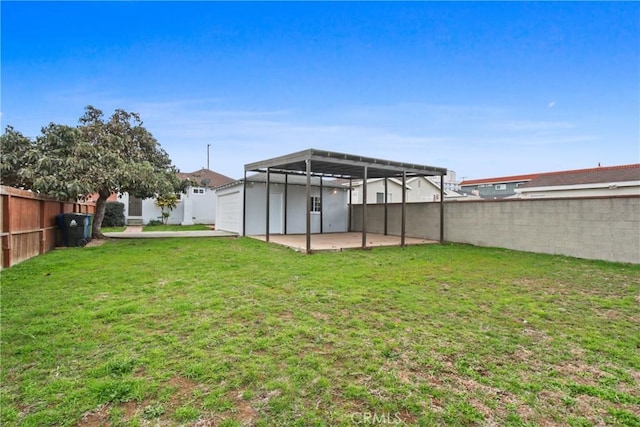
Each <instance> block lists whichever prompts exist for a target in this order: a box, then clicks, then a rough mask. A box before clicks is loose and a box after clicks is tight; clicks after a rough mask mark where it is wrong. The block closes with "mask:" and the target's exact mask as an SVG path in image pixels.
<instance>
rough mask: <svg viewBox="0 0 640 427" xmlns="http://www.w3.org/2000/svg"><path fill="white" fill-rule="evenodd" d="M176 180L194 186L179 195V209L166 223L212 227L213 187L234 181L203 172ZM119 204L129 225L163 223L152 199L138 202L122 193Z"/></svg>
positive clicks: (193, 173)
mask: <svg viewBox="0 0 640 427" xmlns="http://www.w3.org/2000/svg"><path fill="white" fill-rule="evenodd" d="M178 177H179V178H180V179H190V180H192V181H193V182H195V183H197V185H194V186H191V187H189V188H187V190H186V192H184V193H182V194H181V195H180V200H179V201H178V205H177V207H176V208H175V209H173V210H172V211H171V215H170V216H169V218H168V220H167V222H168V223H169V224H181V225H191V224H215V223H216V194H215V187H218V186H221V185H225V184H227V183H229V182H233V178H229V177H228V176H224V175H222V174H219V173H217V172H214V171H212V170H209V169H205V168H202V169H200V170H198V171H195V172H191V173H179V174H178ZM119 201H120V202H122V203H124V210H125V218H126V221H127V224H129V225H136V224H140V225H142V224H148V223H149V221H151V220H160V219H162V211H161V209H160V208H159V207H158V206H156V204H155V199H153V198H148V199H144V200H141V199H138V198H135V197H129V194H127V193H124V194H122V195H120V197H119Z"/></svg>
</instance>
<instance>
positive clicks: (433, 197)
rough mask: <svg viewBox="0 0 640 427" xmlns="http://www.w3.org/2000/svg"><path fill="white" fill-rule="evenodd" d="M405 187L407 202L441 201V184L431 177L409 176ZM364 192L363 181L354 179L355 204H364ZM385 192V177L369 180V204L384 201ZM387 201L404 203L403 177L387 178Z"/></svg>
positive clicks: (353, 196)
mask: <svg viewBox="0 0 640 427" xmlns="http://www.w3.org/2000/svg"><path fill="white" fill-rule="evenodd" d="M437 179H439V177H438V178H437ZM343 182H344V181H343ZM347 186H348V184H347ZM405 188H406V201H407V203H419V202H439V201H440V184H439V183H436V182H434V181H433V179H432V178H430V177H424V176H416V177H411V178H408V179H407V181H406V186H405ZM362 193H363V191H362V181H354V182H353V195H352V202H353V204H354V205H356V204H362ZM447 193H448V191H446V190H445V197H446V196H447ZM384 194H385V191H384V179H383V178H376V179H369V180H367V204H372V203H384ZM387 203H402V180H401V179H397V178H389V179H388V180H387Z"/></svg>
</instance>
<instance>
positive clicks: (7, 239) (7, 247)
mask: <svg viewBox="0 0 640 427" xmlns="http://www.w3.org/2000/svg"><path fill="white" fill-rule="evenodd" d="M3 197H4V203H3V204H2V231H3V235H2V267H3V268H9V267H11V250H12V248H11V240H12V238H11V194H7V195H4V196H3Z"/></svg>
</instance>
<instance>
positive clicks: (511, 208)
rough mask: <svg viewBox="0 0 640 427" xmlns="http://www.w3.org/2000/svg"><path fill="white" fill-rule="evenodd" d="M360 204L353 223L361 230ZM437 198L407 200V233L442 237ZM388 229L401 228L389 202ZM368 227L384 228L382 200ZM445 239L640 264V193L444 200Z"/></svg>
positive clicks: (372, 229)
mask: <svg viewBox="0 0 640 427" xmlns="http://www.w3.org/2000/svg"><path fill="white" fill-rule="evenodd" d="M361 208H362V207H361V206H353V209H354V211H353V215H352V227H353V230H355V231H360V230H362V219H361V218H362V211H361V210H360V209H361ZM439 209H440V206H439V204H438V203H410V204H407V213H406V218H407V221H406V233H407V236H408V237H421V238H426V239H433V240H438V239H439V238H440V211H439ZM387 218H388V233H389V234H393V235H399V234H400V227H401V205H399V204H392V205H389V206H388V216H387ZM367 230H368V231H369V232H372V233H381V232H383V231H384V205H369V206H368V207H367ZM444 240H445V241H448V242H456V243H469V244H473V245H477V246H495V247H502V248H507V249H516V250H522V251H529V252H540V253H549V254H560V255H568V256H575V257H578V258H587V259H600V260H605V261H617V262H630V263H636V264H640V197H638V196H628V197H624V196H622V197H594V198H564V199H535V200H496V201H493V200H492V201H477V202H475V201H474V202H446V203H445V204H444Z"/></svg>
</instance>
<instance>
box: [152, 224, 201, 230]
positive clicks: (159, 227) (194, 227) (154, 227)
mask: <svg viewBox="0 0 640 427" xmlns="http://www.w3.org/2000/svg"><path fill="white" fill-rule="evenodd" d="M205 230H211V226H209V225H204V224H193V225H145V226H144V227H142V231H205Z"/></svg>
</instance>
